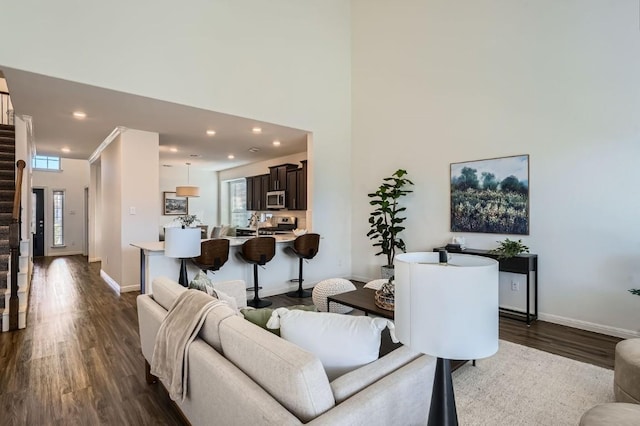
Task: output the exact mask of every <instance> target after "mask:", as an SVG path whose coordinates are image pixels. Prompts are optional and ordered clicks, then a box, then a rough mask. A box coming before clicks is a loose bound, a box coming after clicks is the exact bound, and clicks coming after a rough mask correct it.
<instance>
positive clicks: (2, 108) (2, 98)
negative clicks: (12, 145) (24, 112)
mask: <svg viewBox="0 0 640 426" xmlns="http://www.w3.org/2000/svg"><path fill="white" fill-rule="evenodd" d="M0 124H8V125H11V126H12V125H13V106H12V105H11V98H10V97H9V92H4V91H2V90H0Z"/></svg>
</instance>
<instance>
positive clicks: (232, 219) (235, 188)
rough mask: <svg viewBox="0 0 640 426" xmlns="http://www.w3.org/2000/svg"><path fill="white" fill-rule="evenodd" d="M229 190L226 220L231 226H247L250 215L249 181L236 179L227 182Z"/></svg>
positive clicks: (225, 202)
mask: <svg viewBox="0 0 640 426" xmlns="http://www.w3.org/2000/svg"><path fill="white" fill-rule="evenodd" d="M225 183H226V185H225V186H226V187H227V188H226V189H227V190H228V193H227V194H226V195H227V197H226V198H227V199H226V200H224V201H223V203H224V205H225V207H226V208H225V209H224V210H226V211H225V213H226V214H225V215H224V216H223V217H224V218H225V220H227V221H228V223H229V224H230V225H231V226H247V222H248V220H249V217H250V214H249V212H247V210H246V207H247V181H246V180H245V179H235V180H230V181H227V182H225ZM225 192H226V191H225Z"/></svg>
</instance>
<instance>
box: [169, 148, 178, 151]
mask: <svg viewBox="0 0 640 426" xmlns="http://www.w3.org/2000/svg"><path fill="white" fill-rule="evenodd" d="M169 151H171V152H178V148H169Z"/></svg>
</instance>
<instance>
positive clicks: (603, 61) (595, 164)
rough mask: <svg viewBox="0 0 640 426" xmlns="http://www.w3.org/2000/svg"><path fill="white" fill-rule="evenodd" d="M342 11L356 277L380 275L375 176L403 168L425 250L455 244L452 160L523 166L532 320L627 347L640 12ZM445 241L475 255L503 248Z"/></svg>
mask: <svg viewBox="0 0 640 426" xmlns="http://www.w3.org/2000/svg"><path fill="white" fill-rule="evenodd" d="M352 5H353V7H352V14H353V27H352V31H353V62H352V64H353V154H352V155H353V158H354V161H353V162H352V164H353V173H352V178H353V187H352V196H353V203H354V204H353V206H354V207H353V216H352V218H353V219H352V226H353V233H352V239H353V252H354V253H362V255H359V256H354V257H353V272H354V274H355V275H358V276H361V277H374V276H377V274H378V271H377V269H378V266H379V265H381V264H382V259H381V258H379V257H378V258H376V257H374V256H373V253H374V251H373V248H372V247H371V245H370V241H369V240H368V239H367V237H366V236H365V234H366V232H367V230H368V223H367V219H368V215H369V211H370V206H369V205H368V200H367V195H366V194H367V193H368V192H371V191H372V190H374V189H375V188H376V187H377V186H378V185H379V182H380V180H381V178H382V177H384V176H388V175H390V174H391V173H393V172H394V171H395V170H396V169H397V168H399V167H402V168H406V169H407V170H408V172H409V177H410V178H411V179H412V180H413V181H414V182H415V183H416V186H415V188H414V189H415V193H414V194H412V195H411V196H409V197H408V198H407V203H406V204H407V206H408V211H407V213H408V217H409V219H408V221H407V228H408V230H409V231H408V232H406V233H405V235H404V238H405V241H406V243H407V245H408V249H409V250H410V251H415V250H431V249H432V248H433V247H435V246H437V245H441V244H443V243H445V242H447V241H449V240H450V238H451V237H452V236H453V234H452V233H451V232H449V164H450V163H451V162H460V161H467V160H477V159H485V158H492V157H500V156H507V155H515V154H529V155H530V191H531V192H530V203H531V211H530V235H529V236H526V237H524V238H523V241H524V243H525V244H527V245H529V246H530V248H531V252H532V253H537V254H538V255H539V256H540V258H539V268H540V277H539V278H540V311H541V313H542V314H543V315H542V318H544V319H548V320H552V321H556V322H561V323H566V324H572V325H577V326H579V327H583V328H587V329H594V330H600V331H604V332H608V333H614V334H615V333H617V334H620V335H633V334H636V335H637V334H638V330H639V326H638V324H640V297H637V296H633V295H630V294H629V293H628V292H627V289H629V288H632V287H640V233H639V232H638V229H639V228H638V216H639V214H638V213H639V212H640V199H639V198H638V197H637V196H636V195H635V194H637V179H635V175H636V172H635V170H636V169H637V161H638V158H640V141H639V136H640V122H639V121H638V117H639V116H640V84H639V83H640V37H639V36H638V16H639V10H638V7H639V5H638V2H637V1H636V0H620V1H616V2H602V1H599V0H583V1H569V0H565V1H562V2H557V1H552V0H544V1H536V2H530V1H525V0H517V1H513V0H479V1H474V2H464V5H462V4H461V3H460V2H450V1H445V0H431V1H426V0H424V1H409V2H403V4H402V7H398V5H397V4H396V3H393V2H381V1H377V2H371V1H364V0H354V1H353V2H352ZM381 29H384V30H381ZM372 165H375V167H372ZM457 235H461V236H465V237H466V239H467V245H468V246H470V247H474V248H493V247H495V246H497V243H496V240H503V239H504V237H505V236H504V235H489V234H457ZM510 237H511V238H513V236H510ZM518 238H519V237H518ZM509 282H510V277H506V278H505V277H503V278H502V283H501V284H502V285H508V284H509ZM520 296H521V298H520V300H521V301H522V300H523V297H524V293H523V292H521V293H520ZM509 303H510V304H515V303H516V301H513V300H510V301H509Z"/></svg>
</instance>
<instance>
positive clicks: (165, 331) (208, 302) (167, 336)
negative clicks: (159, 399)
mask: <svg viewBox="0 0 640 426" xmlns="http://www.w3.org/2000/svg"><path fill="white" fill-rule="evenodd" d="M221 304H226V303H225V302H221V301H219V300H218V299H214V298H212V297H211V296H209V295H207V294H206V293H203V292H202V291H199V290H191V289H189V290H187V291H185V292H183V293H182V294H180V296H178V298H177V299H176V301H175V302H174V303H173V306H171V308H170V309H169V313H168V314H167V316H166V317H165V319H164V321H162V324H160V329H159V330H158V335H157V336H156V343H155V346H154V348H153V357H152V359H151V374H153V375H154V376H156V377H158V378H159V379H161V380H162V381H163V382H164V383H165V385H166V386H167V388H168V389H167V390H168V391H169V396H170V397H171V399H172V400H174V401H177V400H178V398H180V401H181V402H182V401H184V399H185V398H186V396H187V377H188V374H189V356H188V355H189V345H190V344H191V342H193V340H194V339H195V338H196V336H197V335H198V333H199V332H200V328H201V327H202V324H204V321H205V319H206V318H207V314H208V313H209V311H211V309H213V308H215V307H216V306H219V305H221Z"/></svg>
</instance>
